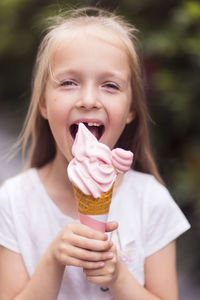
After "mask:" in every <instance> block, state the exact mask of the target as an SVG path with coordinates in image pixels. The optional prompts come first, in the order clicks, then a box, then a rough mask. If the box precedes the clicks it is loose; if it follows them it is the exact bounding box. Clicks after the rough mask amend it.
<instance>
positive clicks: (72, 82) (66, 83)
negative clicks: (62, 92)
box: [60, 80, 77, 87]
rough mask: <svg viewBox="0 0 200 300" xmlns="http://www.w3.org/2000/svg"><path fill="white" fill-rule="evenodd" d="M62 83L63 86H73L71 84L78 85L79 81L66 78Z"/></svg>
mask: <svg viewBox="0 0 200 300" xmlns="http://www.w3.org/2000/svg"><path fill="white" fill-rule="evenodd" d="M60 85H61V86H66V87H68V86H69V87H71V86H76V85H77V83H76V82H74V81H73V80H65V81H62V82H61V83H60Z"/></svg>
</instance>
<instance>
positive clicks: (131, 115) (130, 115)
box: [126, 110, 136, 124]
mask: <svg viewBox="0 0 200 300" xmlns="http://www.w3.org/2000/svg"><path fill="white" fill-rule="evenodd" d="M135 117H136V111H135V110H131V111H129V113H128V116H127V119H126V124H129V123H131V122H132V121H133V120H134V119H135Z"/></svg>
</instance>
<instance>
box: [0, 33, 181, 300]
mask: <svg viewBox="0 0 200 300" xmlns="http://www.w3.org/2000/svg"><path fill="white" fill-rule="evenodd" d="M85 34H87V48H86V47H85V43H84V41H85V38H83V40H81V36H82V35H83V32H81V35H80V39H78V40H79V45H78V46H77V40H76V42H75V43H74V44H73V40H70V45H71V48H70V47H69V46H68V44H66V45H67V48H66V45H65V44H64V46H63V48H61V49H58V50H57V52H56V53H55V56H54V61H53V71H54V74H55V75H56V76H57V77H56V79H58V80H59V78H60V80H61V81H62V82H63V81H64V82H67V84H64V86H63V85H62V86H59V85H56V84H55V83H53V82H52V80H51V78H49V79H48V81H47V84H46V90H45V99H44V100H45V101H43V103H41V104H40V111H41V114H42V115H43V116H44V117H45V118H48V121H49V124H50V127H51V130H52V132H53V135H54V138H55V141H56V144H57V154H56V157H55V159H54V160H53V161H52V162H50V163H48V164H47V165H46V166H44V167H42V168H41V169H39V170H38V174H39V176H40V179H41V181H42V183H43V184H44V187H45V189H46V191H47V192H48V194H49V197H50V198H51V199H52V201H54V203H55V204H56V205H57V207H58V208H59V209H60V210H61V211H62V212H63V213H64V214H66V215H69V216H71V217H72V218H74V219H77V207H76V202H75V199H74V196H73V190H72V187H71V183H70V182H69V180H68V177H67V173H66V165H67V162H68V161H70V160H71V158H72V154H71V146H72V143H73V139H72V137H71V135H70V133H69V130H68V128H69V126H70V122H71V123H73V122H76V121H77V120H84V121H85V120H87V121H91V122H92V121H93V122H94V120H95V122H99V123H100V124H104V126H105V133H104V134H103V136H102V137H101V141H102V142H104V143H105V144H107V145H108V146H110V147H111V148H112V147H113V146H114V144H115V143H116V141H117V139H118V138H119V136H120V134H121V132H122V131H123V129H124V126H125V125H126V124H127V123H129V122H131V121H132V120H133V118H134V112H133V111H131V110H130V104H131V89H130V83H129V81H130V70H129V66H128V61H127V57H126V55H125V54H124V51H121V49H120V48H118V47H117V48H116V47H114V46H113V45H109V44H107V43H106V42H105V40H104V41H102V40H99V39H96V38H94V35H93V34H91V35H90V34H89V35H88V32H87V33H85ZM99 34H100V33H99ZM103 36H104V35H103ZM102 43H103V46H104V47H102V48H101V47H100V46H101V45H102ZM88 45H89V46H90V47H89V46H88ZM105 45H106V47H105ZM88 49H91V53H92V55H91V53H89V55H88ZM79 51H80V52H79ZM101 55H102V57H101ZM98 57H100V59H97V58H98ZM80 58H81V59H80ZM70 64H71V65H70ZM65 66H67V67H66V70H64V72H63V68H65ZM102 68H103V69H102ZM105 70H110V72H109V74H107V73H106V72H105ZM66 98H67V99H70V101H66ZM108 100H109V101H108ZM113 111H115V114H113ZM46 116H47V117H46ZM66 128H67V130H66ZM66 199H67V201H66ZM117 227H118V224H117V223H116V222H109V223H107V228H106V231H107V232H112V231H114V230H115V229H117ZM68 266H76V267H78V268H80V269H81V270H82V272H83V275H84V276H85V277H86V279H87V280H88V281H89V282H92V283H95V284H98V285H100V286H101V285H103V286H107V287H108V288H109V289H110V292H111V294H112V295H113V296H114V299H116V300H129V299H130V300H177V299H178V296H177V280H176V251H175V242H174V241H173V242H171V243H170V244H168V245H167V246H165V247H164V248H162V249H161V250H159V251H157V252H156V253H154V254H152V255H151V256H149V257H147V258H146V260H145V286H144V287H143V286H142V285H140V284H139V283H138V281H137V280H136V279H135V278H134V276H133V275H132V274H131V273H130V272H129V270H128V268H127V267H126V266H125V265H124V264H123V263H122V262H121V261H120V260H119V258H118V255H117V250H116V247H115V245H113V244H112V242H110V241H109V240H108V238H107V235H106V233H105V234H104V233H101V232H98V231H95V230H93V229H91V228H89V227H87V226H85V225H82V224H79V223H77V222H74V223H73V222H72V223H70V224H68V225H67V226H66V227H65V228H63V230H62V231H61V232H60V233H59V234H58V235H57V236H56V237H55V238H54V239H53V241H52V242H51V244H50V245H49V246H48V247H47V249H46V252H45V253H44V255H43V256H42V257H41V260H40V261H39V263H38V265H37V267H36V269H35V272H34V274H33V275H32V277H31V278H30V277H29V275H28V273H27V270H26V267H25V265H24V262H23V259H22V257H21V255H20V254H18V253H15V252H13V251H11V250H9V249H7V248H4V247H2V246H0V299H1V300H27V299H29V300H36V299H37V300H56V299H57V296H58V293H59V290H60V286H61V282H62V277H63V273H64V270H65V268H67V267H68Z"/></svg>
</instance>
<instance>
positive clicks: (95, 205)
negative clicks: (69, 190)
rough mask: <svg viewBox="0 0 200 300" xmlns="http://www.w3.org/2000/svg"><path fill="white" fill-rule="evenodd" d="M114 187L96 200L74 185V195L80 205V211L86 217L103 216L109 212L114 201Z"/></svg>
mask: <svg viewBox="0 0 200 300" xmlns="http://www.w3.org/2000/svg"><path fill="white" fill-rule="evenodd" d="M113 186H114V185H112V187H111V188H110V189H109V190H108V191H107V192H105V193H102V194H101V197H99V198H94V197H92V196H90V195H89V196H88V195H85V194H83V192H82V191H81V190H79V189H78V188H77V187H76V186H74V185H73V189H74V195H75V198H76V201H77V204H78V211H79V212H80V213H81V214H84V215H103V214H107V213H108V211H109V207H110V203H111V200H112V192H113Z"/></svg>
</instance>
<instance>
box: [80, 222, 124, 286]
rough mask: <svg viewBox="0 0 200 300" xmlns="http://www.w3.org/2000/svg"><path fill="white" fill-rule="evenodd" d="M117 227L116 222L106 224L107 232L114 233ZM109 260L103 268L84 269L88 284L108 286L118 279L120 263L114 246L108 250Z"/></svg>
mask: <svg viewBox="0 0 200 300" xmlns="http://www.w3.org/2000/svg"><path fill="white" fill-rule="evenodd" d="M117 227H118V225H117V223H116V222H109V223H107V228H106V231H107V232H111V231H114V230H115V229H117ZM109 253H110V259H108V260H106V261H104V266H103V267H101V268H96V269H87V268H84V269H83V272H84V273H85V276H86V278H87V280H88V281H89V282H92V283H95V284H101V285H106V286H109V285H110V284H112V283H114V282H115V281H116V279H117V277H118V273H119V266H120V262H119V259H118V255H117V249H116V247H115V245H112V246H111V247H110V249H109Z"/></svg>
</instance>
